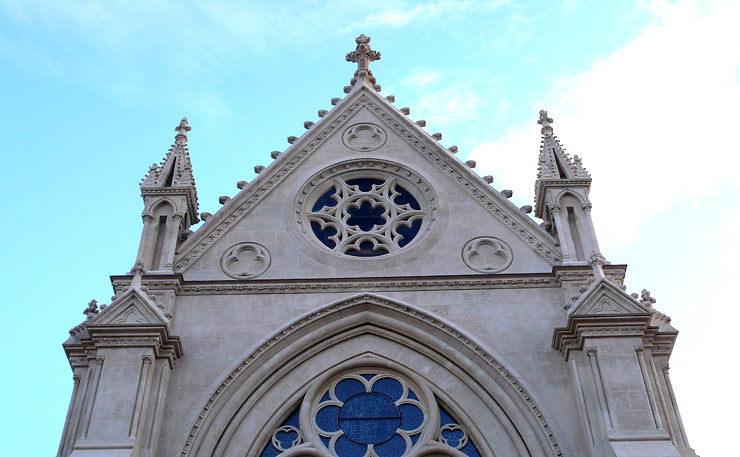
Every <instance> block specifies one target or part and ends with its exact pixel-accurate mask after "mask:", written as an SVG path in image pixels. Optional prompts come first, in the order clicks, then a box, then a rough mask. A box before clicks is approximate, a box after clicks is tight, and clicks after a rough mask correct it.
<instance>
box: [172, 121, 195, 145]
mask: <svg viewBox="0 0 740 457" xmlns="http://www.w3.org/2000/svg"><path fill="white" fill-rule="evenodd" d="M191 130H193V128H192V127H190V126H189V125H188V118H187V117H183V118H182V120H181V121H180V125H178V126H177V127H175V131H176V132H177V135H175V141H177V140H184V141H183V142H185V141H187V140H188V132H189V131H191Z"/></svg>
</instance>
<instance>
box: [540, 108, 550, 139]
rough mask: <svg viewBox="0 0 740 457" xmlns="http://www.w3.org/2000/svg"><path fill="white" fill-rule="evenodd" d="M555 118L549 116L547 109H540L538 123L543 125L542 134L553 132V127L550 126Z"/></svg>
mask: <svg viewBox="0 0 740 457" xmlns="http://www.w3.org/2000/svg"><path fill="white" fill-rule="evenodd" d="M552 122H553V120H552V118H551V117H547V111H545V110H543V109H541V110H540V120H539V121H537V123H538V124H540V125H541V126H542V130H541V132H542V134H543V135H544V134H545V133H546V132H548V133H552V127H551V126H550V123H552Z"/></svg>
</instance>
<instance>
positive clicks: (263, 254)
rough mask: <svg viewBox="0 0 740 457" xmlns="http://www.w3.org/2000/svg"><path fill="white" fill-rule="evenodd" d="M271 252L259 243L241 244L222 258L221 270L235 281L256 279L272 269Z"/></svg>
mask: <svg viewBox="0 0 740 457" xmlns="http://www.w3.org/2000/svg"><path fill="white" fill-rule="evenodd" d="M270 262H271V257H270V251H268V250H267V248H266V247H264V246H262V245H261V244H258V243H239V244H235V245H234V246H231V247H230V248H229V249H227V250H226V251H225V252H224V253H223V255H222V256H221V270H223V272H224V273H225V274H226V275H227V276H229V277H231V278H234V279H251V278H255V277H257V276H259V275H261V274H263V273H264V272H266V271H267V269H268V268H270Z"/></svg>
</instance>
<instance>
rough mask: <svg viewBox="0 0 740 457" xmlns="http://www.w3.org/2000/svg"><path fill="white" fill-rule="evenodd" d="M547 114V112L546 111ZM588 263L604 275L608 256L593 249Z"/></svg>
mask: <svg viewBox="0 0 740 457" xmlns="http://www.w3.org/2000/svg"><path fill="white" fill-rule="evenodd" d="M545 116H547V113H545ZM588 264H589V265H591V267H592V268H593V269H594V277H596V278H603V277H604V269H603V267H604V265H606V257H604V256H603V255H601V253H600V252H599V251H595V250H594V251H591V256H590V257H589V258H588Z"/></svg>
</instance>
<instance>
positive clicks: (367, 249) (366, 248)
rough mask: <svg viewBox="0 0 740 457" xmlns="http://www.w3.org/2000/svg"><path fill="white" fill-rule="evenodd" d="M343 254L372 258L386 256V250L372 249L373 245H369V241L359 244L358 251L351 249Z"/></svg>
mask: <svg viewBox="0 0 740 457" xmlns="http://www.w3.org/2000/svg"><path fill="white" fill-rule="evenodd" d="M345 254H347V255H351V256H354V257H374V256H377V255H385V254H388V250H387V249H383V248H378V249H377V250H376V249H373V243H371V242H370V241H364V242H362V243H360V250H359V251H358V250H356V249H351V250H349V251H347V252H346V253H345Z"/></svg>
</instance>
